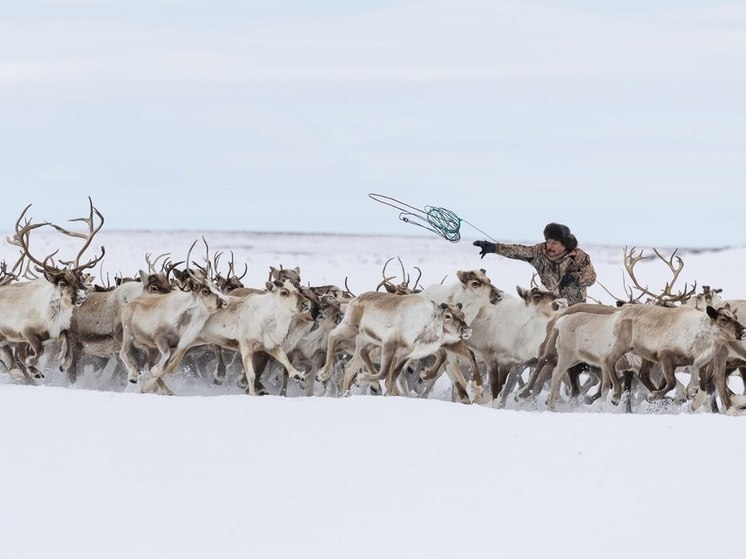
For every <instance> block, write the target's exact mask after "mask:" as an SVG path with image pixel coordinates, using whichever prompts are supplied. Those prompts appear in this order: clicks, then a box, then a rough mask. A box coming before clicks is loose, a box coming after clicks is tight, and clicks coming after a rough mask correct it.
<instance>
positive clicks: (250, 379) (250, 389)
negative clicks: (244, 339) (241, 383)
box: [241, 347, 257, 396]
mask: <svg viewBox="0 0 746 559" xmlns="http://www.w3.org/2000/svg"><path fill="white" fill-rule="evenodd" d="M241 359H242V360H243V367H244V371H245V372H246V381H247V385H246V393H247V394H249V395H250V396H256V395H257V389H256V383H255V381H256V371H255V370H254V351H253V350H251V349H250V348H244V347H242V348H241Z"/></svg>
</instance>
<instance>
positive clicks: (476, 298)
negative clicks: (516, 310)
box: [419, 269, 504, 400]
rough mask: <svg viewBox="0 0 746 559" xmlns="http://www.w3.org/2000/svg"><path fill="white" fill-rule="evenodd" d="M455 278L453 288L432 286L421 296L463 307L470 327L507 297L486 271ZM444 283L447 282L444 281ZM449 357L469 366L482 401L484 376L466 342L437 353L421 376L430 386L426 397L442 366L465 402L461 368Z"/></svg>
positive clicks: (460, 271)
mask: <svg viewBox="0 0 746 559" xmlns="http://www.w3.org/2000/svg"><path fill="white" fill-rule="evenodd" d="M456 278H457V279H458V281H457V282H455V283H452V284H448V285H443V283H440V284H432V285H429V286H427V287H426V288H425V289H424V290H423V291H422V295H423V296H425V297H428V298H429V299H430V300H431V301H433V302H439V301H441V302H447V303H452V304H457V305H458V304H460V305H461V308H462V311H463V313H464V319H465V320H466V322H467V324H471V323H472V322H473V321H474V320H475V319H476V317H477V316H478V315H479V314H480V313H482V312H487V313H488V312H490V311H489V309H490V308H492V307H493V306H495V305H497V304H499V303H500V301H502V299H503V297H504V293H503V292H502V291H501V290H500V289H498V288H496V287H495V286H494V285H493V284H492V281H490V278H488V277H487V273H486V270H484V269H480V270H468V271H464V270H459V271H457V272H456ZM443 280H444V281H445V278H443ZM447 350H448V351H447ZM449 355H453V356H461V357H463V358H465V359H466V360H467V361H468V362H469V364H470V365H471V370H472V377H473V380H474V385H475V399H477V400H481V398H482V391H483V382H482V375H481V373H480V371H479V367H478V365H477V363H476V359H475V356H474V353H473V351H472V350H471V349H470V346H468V345H467V344H466V343H465V342H457V343H456V344H455V345H452V346H448V347H447V348H445V347H444V348H442V349H441V350H440V351H438V352H437V353H436V359H435V362H434V363H433V364H432V365H431V366H430V367H429V368H428V369H427V370H425V371H423V372H422V373H421V374H420V378H419V380H420V382H424V381H430V386H429V387H428V389H426V390H425V391H424V392H423V396H427V394H428V393H429V391H430V389H431V388H432V386H433V385H434V383H435V380H437V377H438V376H439V374H440V371H441V366H443V365H445V371H446V373H447V374H448V376H449V377H450V378H451V381H452V382H453V384H454V387H457V388H456V390H457V393H458V394H457V396H458V398H459V399H463V397H464V392H462V391H461V389H460V388H458V386H460V385H461V383H462V382H463V383H464V385H465V382H466V381H465V379H464V376H463V373H462V372H461V370H460V368H459V367H458V364H457V363H456V362H455V361H454V360H453V359H451V357H449Z"/></svg>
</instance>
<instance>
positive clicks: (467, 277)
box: [456, 270, 504, 305]
mask: <svg viewBox="0 0 746 559" xmlns="http://www.w3.org/2000/svg"><path fill="white" fill-rule="evenodd" d="M456 277H457V278H458V280H459V281H460V282H461V286H462V287H463V288H464V290H466V291H467V292H469V293H470V295H471V296H473V297H476V298H478V299H480V300H483V301H486V300H489V302H490V303H491V304H493V305H496V304H497V303H498V302H500V301H501V300H502V298H503V295H504V294H503V292H502V291H500V290H499V289H498V288H497V287H495V286H494V285H492V282H491V281H490V278H488V277H487V272H486V271H485V270H469V271H466V272H464V271H458V272H456Z"/></svg>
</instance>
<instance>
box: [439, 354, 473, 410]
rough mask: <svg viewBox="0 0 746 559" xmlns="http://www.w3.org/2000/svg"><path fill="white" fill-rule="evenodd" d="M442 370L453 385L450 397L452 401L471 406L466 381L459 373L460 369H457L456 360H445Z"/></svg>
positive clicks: (460, 372) (461, 373)
mask: <svg viewBox="0 0 746 559" xmlns="http://www.w3.org/2000/svg"><path fill="white" fill-rule="evenodd" d="M444 368H445V371H446V374H447V375H448V378H450V379H451V383H452V385H453V394H452V397H453V399H454V401H456V402H461V403H462V404H471V399H470V398H469V393H468V392H467V391H466V379H465V378H464V373H463V372H462V371H461V367H459V365H458V363H457V362H456V360H455V359H452V358H447V359H446V364H445V367H444Z"/></svg>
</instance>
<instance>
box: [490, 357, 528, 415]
mask: <svg viewBox="0 0 746 559" xmlns="http://www.w3.org/2000/svg"><path fill="white" fill-rule="evenodd" d="M524 369H525V366H524V365H523V363H519V364H517V365H513V366H512V367H511V368H510V372H508V380H507V381H506V383H505V386H504V387H503V389H502V392H501V393H500V401H499V402H498V403H497V407H498V408H504V407H505V404H506V403H507V401H508V396H509V395H510V393H511V392H513V388H515V385H516V384H517V383H518V379H519V378H521V374H522V373H523V370H524Z"/></svg>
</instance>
